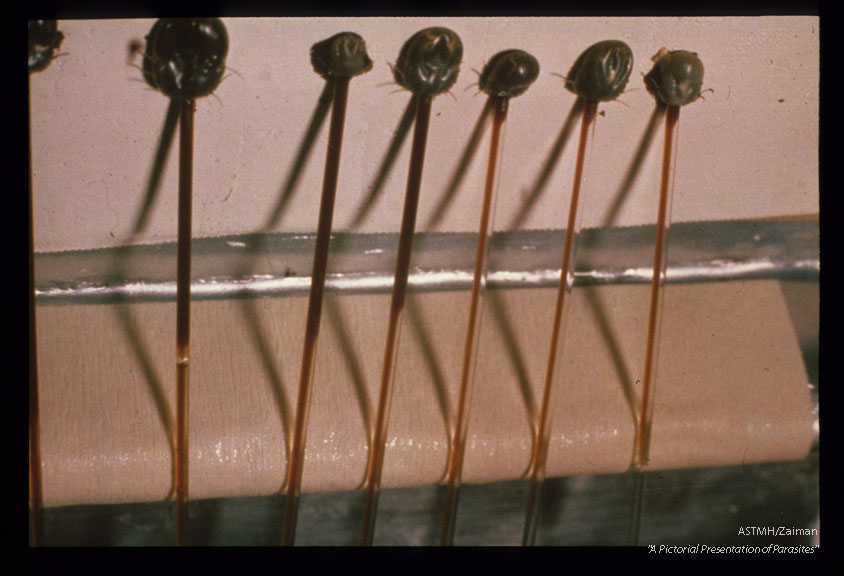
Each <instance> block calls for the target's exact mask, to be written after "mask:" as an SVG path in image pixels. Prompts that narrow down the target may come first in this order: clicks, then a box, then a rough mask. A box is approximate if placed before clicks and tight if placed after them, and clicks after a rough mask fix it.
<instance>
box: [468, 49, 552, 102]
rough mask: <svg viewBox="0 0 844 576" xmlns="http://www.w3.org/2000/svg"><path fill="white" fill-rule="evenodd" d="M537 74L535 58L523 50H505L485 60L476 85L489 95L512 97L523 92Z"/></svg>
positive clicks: (537, 68) (537, 66)
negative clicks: (485, 62)
mask: <svg viewBox="0 0 844 576" xmlns="http://www.w3.org/2000/svg"><path fill="white" fill-rule="evenodd" d="M538 76H539V62H538V61H537V60H536V58H534V57H533V56H531V55H530V54H528V53H527V52H525V51H523V50H505V51H504V52H499V53H498V54H496V55H495V56H493V57H492V58H491V59H490V61H489V62H487V65H486V66H485V67H484V70H483V72H482V73H481V79H480V80H479V82H478V85H479V86H480V88H481V90H483V91H484V92H486V93H487V94H489V95H490V96H497V97H500V98H513V97H514V96H519V95H521V94H524V92H525V91H526V90H527V89H528V88H529V87H530V85H531V84H533V83H534V82H535V81H536V79H537V77H538Z"/></svg>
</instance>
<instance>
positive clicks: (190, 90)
mask: <svg viewBox="0 0 844 576" xmlns="http://www.w3.org/2000/svg"><path fill="white" fill-rule="evenodd" d="M228 47H229V40H228V33H227V32H226V28H225V26H224V25H223V23H222V22H221V21H220V20H219V19H217V18H194V19H177V18H162V19H160V20H156V22H155V24H153V27H152V29H151V30H150V32H149V34H148V35H147V48H146V52H145V53H144V64H143V71H144V79H145V80H146V81H147V83H148V84H150V86H152V87H154V88H156V89H158V90H160V91H161V92H162V93H163V94H164V95H165V96H168V97H169V98H171V99H173V100H176V101H178V102H179V103H180V110H179V206H178V240H177V264H176V443H175V445H176V457H175V459H174V460H175V466H174V471H173V485H174V491H175V495H176V541H177V544H178V545H179V546H183V545H185V544H187V535H188V517H187V502H188V499H189V490H188V486H189V474H188V468H189V460H190V451H189V443H188V432H189V424H188V420H189V418H188V416H189V400H190V378H189V374H190V370H189V369H190V288H191V275H190V273H191V236H192V233H191V222H192V200H193V125H194V112H195V110H196V106H195V103H196V99H197V98H200V97H202V96H206V95H208V94H211V93H212V92H213V91H214V90H215V89H216V88H217V86H218V85H219V83H220V80H221V79H222V76H223V71H224V69H225V58H226V54H227V53H228Z"/></svg>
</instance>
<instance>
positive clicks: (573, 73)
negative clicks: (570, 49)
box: [566, 40, 633, 102]
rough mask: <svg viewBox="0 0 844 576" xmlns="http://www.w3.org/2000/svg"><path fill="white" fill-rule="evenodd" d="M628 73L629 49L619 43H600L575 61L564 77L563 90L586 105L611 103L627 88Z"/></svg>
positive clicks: (630, 64)
mask: <svg viewBox="0 0 844 576" xmlns="http://www.w3.org/2000/svg"><path fill="white" fill-rule="evenodd" d="M631 70H633V52H632V51H631V50H630V46H628V45H627V44H625V43H624V42H622V41H621V40H604V41H603V42H598V43H597V44H593V45H592V46H590V47H589V48H587V49H586V51H585V52H583V53H582V54H581V55H580V57H578V59H577V60H575V62H574V64H573V65H572V67H571V69H570V70H569V73H568V75H567V76H566V88H567V89H568V90H570V91H572V92H574V93H575V94H577V95H578V96H580V97H581V98H583V99H584V100H586V101H587V102H607V101H609V100H615V99H616V98H617V97H618V96H619V95H620V94H621V93H622V92H623V91H624V87H625V86H627V81H628V80H629V79H630V72H631Z"/></svg>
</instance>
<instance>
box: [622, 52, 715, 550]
mask: <svg viewBox="0 0 844 576" xmlns="http://www.w3.org/2000/svg"><path fill="white" fill-rule="evenodd" d="M653 61H654V66H653V69H652V70H651V71H650V72H649V73H648V74H647V75H646V76H645V86H647V88H648V91H650V92H651V93H652V94H653V95H654V96H655V97H656V99H657V105H658V106H665V108H666V110H665V143H664V145H663V152H662V172H661V176H660V183H659V205H658V207H657V223H656V242H655V243H654V260H653V275H652V279H651V289H650V308H649V311H648V332H647V340H646V348H645V367H644V375H643V377H642V403H641V409H640V410H639V422H638V426H637V427H636V448H635V453H634V458H633V467H632V471H633V472H634V474H635V486H634V491H633V494H634V496H633V498H634V500H633V507H632V512H631V520H630V535H629V540H630V544H631V545H635V544H637V542H638V539H639V526H640V524H641V514H642V506H643V502H644V493H645V484H646V481H647V474H646V471H647V467H648V465H649V463H650V447H651V430H652V429H653V411H654V397H655V389H656V376H657V370H656V368H657V367H656V359H657V353H658V350H659V338H660V332H661V329H662V303H661V300H662V296H663V292H664V290H665V279H666V262H667V254H668V246H667V243H668V230H669V227H670V225H671V199H672V195H673V192H674V188H673V185H672V183H673V182H674V178H673V169H674V167H673V166H672V158H674V156H675V155H676V133H677V128H678V125H679V121H680V107H681V106H684V105H686V104H689V103H691V102H694V101H695V100H697V99H698V98H699V97H700V89H701V85H702V84H703V63H702V62H701V61H700V59H699V58H698V57H697V54H695V53H694V52H686V51H684V50H675V51H668V50H666V49H665V48H663V49H662V50H660V51H659V52H657V54H656V55H655V56H654V57H653Z"/></svg>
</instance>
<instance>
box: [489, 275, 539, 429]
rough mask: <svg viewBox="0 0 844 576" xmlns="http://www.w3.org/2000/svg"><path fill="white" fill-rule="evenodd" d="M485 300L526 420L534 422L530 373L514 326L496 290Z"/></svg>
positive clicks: (533, 400) (534, 413)
mask: <svg viewBox="0 0 844 576" xmlns="http://www.w3.org/2000/svg"><path fill="white" fill-rule="evenodd" d="M487 299H488V302H489V311H490V313H491V316H492V318H493V319H494V321H495V322H496V323H497V324H498V326H499V327H500V329H501V334H502V336H503V338H504V345H505V346H506V347H507V356H508V357H509V359H510V362H511V363H512V365H513V370H514V371H515V373H516V380H517V382H518V384H519V391H520V392H521V395H522V402H523V403H524V405H525V410H526V411H527V418H528V421H529V422H535V421H536V418H537V412H536V399H535V398H534V397H533V392H532V386H531V377H530V371H529V370H528V368H527V366H526V365H525V362H524V358H525V353H524V351H523V350H522V349H521V347H520V346H519V343H518V341H517V340H516V337H515V336H514V335H515V334H516V329H515V326H514V325H513V322H512V320H511V319H510V312H509V308H508V306H507V303H506V302H505V301H504V299H503V298H502V296H501V293H500V292H498V291H497V290H488V291H487Z"/></svg>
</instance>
